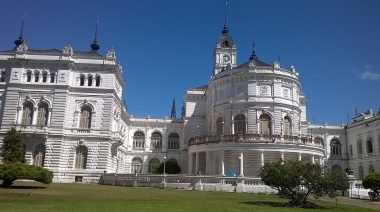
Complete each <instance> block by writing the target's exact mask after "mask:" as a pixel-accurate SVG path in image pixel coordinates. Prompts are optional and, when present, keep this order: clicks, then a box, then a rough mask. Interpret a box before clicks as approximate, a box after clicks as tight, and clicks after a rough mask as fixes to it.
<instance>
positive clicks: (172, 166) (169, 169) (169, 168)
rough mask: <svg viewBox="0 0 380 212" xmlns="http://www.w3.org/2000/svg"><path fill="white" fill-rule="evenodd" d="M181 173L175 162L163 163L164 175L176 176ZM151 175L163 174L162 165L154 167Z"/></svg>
mask: <svg viewBox="0 0 380 212" xmlns="http://www.w3.org/2000/svg"><path fill="white" fill-rule="evenodd" d="M180 172H181V167H180V166H178V164H177V163H176V162H175V161H166V162H165V173H166V174H178V173H180ZM153 173H156V174H162V173H164V163H160V165H158V166H156V167H155V168H154V169H153Z"/></svg>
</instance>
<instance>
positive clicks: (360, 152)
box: [357, 139, 363, 155]
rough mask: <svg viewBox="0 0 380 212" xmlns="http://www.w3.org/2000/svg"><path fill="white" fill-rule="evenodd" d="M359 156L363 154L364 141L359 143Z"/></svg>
mask: <svg viewBox="0 0 380 212" xmlns="http://www.w3.org/2000/svg"><path fill="white" fill-rule="evenodd" d="M357 148H358V155H361V154H363V141H362V140H361V139H359V140H358V141H357Z"/></svg>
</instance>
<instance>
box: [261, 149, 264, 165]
mask: <svg viewBox="0 0 380 212" xmlns="http://www.w3.org/2000/svg"><path fill="white" fill-rule="evenodd" d="M261 166H264V152H261Z"/></svg>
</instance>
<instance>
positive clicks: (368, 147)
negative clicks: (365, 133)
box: [366, 137, 373, 153]
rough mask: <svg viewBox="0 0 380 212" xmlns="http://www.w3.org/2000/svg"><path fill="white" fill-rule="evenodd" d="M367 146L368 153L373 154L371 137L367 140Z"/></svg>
mask: <svg viewBox="0 0 380 212" xmlns="http://www.w3.org/2000/svg"><path fill="white" fill-rule="evenodd" d="M366 146H367V153H373V145H372V138H371V137H369V138H368V139H367V142H366Z"/></svg>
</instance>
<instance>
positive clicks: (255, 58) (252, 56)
mask: <svg viewBox="0 0 380 212" xmlns="http://www.w3.org/2000/svg"><path fill="white" fill-rule="evenodd" d="M249 60H257V56H256V52H255V40H253V42H252V54H251V57H249Z"/></svg>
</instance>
